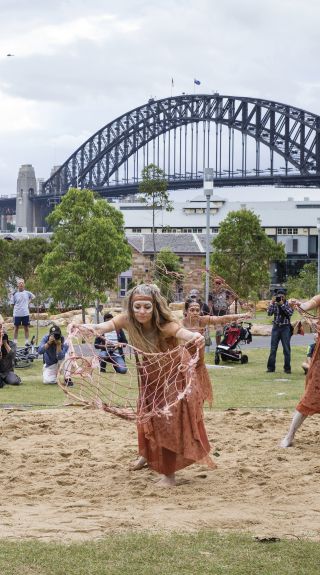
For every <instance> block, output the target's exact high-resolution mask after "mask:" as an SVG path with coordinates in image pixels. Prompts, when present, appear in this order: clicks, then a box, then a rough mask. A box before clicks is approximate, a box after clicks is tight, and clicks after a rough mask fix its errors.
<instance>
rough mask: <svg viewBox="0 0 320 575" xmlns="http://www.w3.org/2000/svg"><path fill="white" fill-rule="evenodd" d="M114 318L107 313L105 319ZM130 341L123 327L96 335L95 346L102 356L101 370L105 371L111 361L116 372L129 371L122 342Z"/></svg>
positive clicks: (123, 372)
mask: <svg viewBox="0 0 320 575" xmlns="http://www.w3.org/2000/svg"><path fill="white" fill-rule="evenodd" d="M112 318H113V315H112V314H111V313H106V314H105V315H104V317H103V321H109V320H110V319H112ZM122 343H123V344H125V343H128V341H127V338H126V336H125V333H124V331H123V329H120V330H119V331H110V332H108V333H106V334H105V337H104V336H102V335H101V336H98V337H96V339H95V341H94V347H95V348H96V349H97V350H98V354H99V357H100V372H101V373H105V372H106V367H107V363H111V365H112V367H113V369H114V371H115V372H116V373H122V374H125V373H127V371H128V368H127V366H126V362H125V357H124V353H123V347H122V345H120V344H122Z"/></svg>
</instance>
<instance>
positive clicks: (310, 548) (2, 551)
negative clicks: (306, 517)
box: [0, 532, 320, 575]
mask: <svg viewBox="0 0 320 575" xmlns="http://www.w3.org/2000/svg"><path fill="white" fill-rule="evenodd" d="M319 564H320V546H319V544H318V543H313V542H307V541H279V542H275V543H270V542H269V543H268V542H265V543H263V542H257V541H255V540H253V538H252V537H250V536H245V535H234V534H232V535H219V534H216V533H212V532H199V533H196V534H182V533H180V534H177V533H173V534H170V535H165V534H147V533H138V534H121V535H118V534H117V535H112V536H111V535H107V536H106V538H105V539H104V540H103V541H99V542H95V543H83V544H72V545H63V544H54V543H40V542H36V541H32V542H4V541H2V542H0V573H1V575H18V574H19V575H20V574H21V573H23V574H25V575H66V574H68V575H156V574H157V575H162V574H163V575H164V574H166V573H168V574H170V575H186V574H188V575H258V574H259V575H318V573H319Z"/></svg>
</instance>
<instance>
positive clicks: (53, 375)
mask: <svg viewBox="0 0 320 575" xmlns="http://www.w3.org/2000/svg"><path fill="white" fill-rule="evenodd" d="M67 351H68V345H67V344H66V343H65V341H64V337H63V335H62V334H61V329H60V327H59V326H57V325H53V326H51V327H50V330H49V335H45V336H44V337H43V338H42V340H41V342H40V345H39V348H38V353H39V354H41V355H43V383H57V375H58V370H59V367H60V364H61V362H62V360H63V359H64V358H65V355H66V352H67ZM66 385H69V386H71V382H66Z"/></svg>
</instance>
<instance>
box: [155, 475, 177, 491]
mask: <svg viewBox="0 0 320 575" xmlns="http://www.w3.org/2000/svg"><path fill="white" fill-rule="evenodd" d="M155 485H156V486H157V487H166V488H167V487H175V486H176V478H175V475H174V474H173V475H163V476H162V478H161V479H159V481H157V482H156V483H155Z"/></svg>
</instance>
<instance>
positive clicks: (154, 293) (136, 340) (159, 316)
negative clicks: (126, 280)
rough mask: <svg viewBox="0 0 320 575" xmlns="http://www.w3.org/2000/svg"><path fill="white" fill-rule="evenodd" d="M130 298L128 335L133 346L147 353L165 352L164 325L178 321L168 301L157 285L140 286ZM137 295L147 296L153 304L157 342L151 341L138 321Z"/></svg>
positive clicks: (133, 291)
mask: <svg viewBox="0 0 320 575" xmlns="http://www.w3.org/2000/svg"><path fill="white" fill-rule="evenodd" d="M128 295H129V298H128V320H129V321H128V333H129V337H130V342H131V343H132V345H134V346H135V347H137V348H138V349H141V350H142V351H146V352H150V353H152V352H159V351H165V349H164V348H165V346H164V341H163V338H162V334H161V328H162V326H163V325H164V324H166V323H168V322H171V321H176V319H175V317H174V315H173V314H172V312H171V310H170V308H169V306H168V304H167V302H166V300H165V299H164V297H163V296H162V295H161V293H160V290H159V288H158V286H157V285H155V284H140V285H138V286H136V287H134V288H133V289H132V290H131V291H130V292H129V294H128ZM135 295H139V296H146V297H148V298H150V299H151V301H152V304H153V310H152V318H151V323H152V327H153V329H154V333H155V341H150V338H147V337H146V336H145V334H144V333H143V326H142V325H141V324H140V323H139V322H138V321H137V320H136V318H135V315H134V312H133V307H132V304H133V297H134V296H135Z"/></svg>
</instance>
